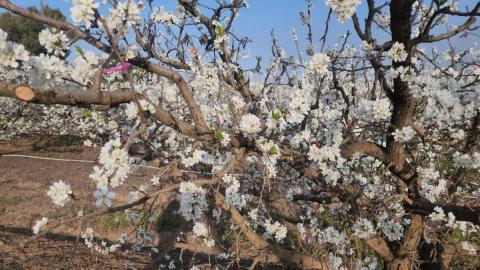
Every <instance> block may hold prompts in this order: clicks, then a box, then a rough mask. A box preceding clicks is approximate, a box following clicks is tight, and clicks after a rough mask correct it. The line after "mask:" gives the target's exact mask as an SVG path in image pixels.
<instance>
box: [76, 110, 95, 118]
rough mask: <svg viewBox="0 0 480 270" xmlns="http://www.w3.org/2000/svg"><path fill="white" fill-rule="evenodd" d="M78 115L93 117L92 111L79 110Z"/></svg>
mask: <svg viewBox="0 0 480 270" xmlns="http://www.w3.org/2000/svg"><path fill="white" fill-rule="evenodd" d="M78 116H80V117H83V118H92V112H90V111H83V112H79V113H78Z"/></svg>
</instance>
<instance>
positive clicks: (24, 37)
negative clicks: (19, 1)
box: [0, 5, 65, 55]
mask: <svg viewBox="0 0 480 270" xmlns="http://www.w3.org/2000/svg"><path fill="white" fill-rule="evenodd" d="M27 9H28V10H29V11H31V12H35V13H41V14H44V15H46V16H48V17H50V18H53V19H55V20H61V21H64V20H65V16H63V14H62V12H60V10H59V9H52V8H50V7H49V6H48V5H46V6H42V8H41V9H40V12H39V11H38V9H37V8H36V7H28V8H27ZM0 28H1V29H3V30H4V31H5V32H7V33H8V40H9V41H12V42H15V43H19V44H22V45H23V46H25V49H27V50H28V51H30V52H31V53H32V54H34V55H39V54H41V53H47V50H46V49H45V47H43V46H42V45H41V44H40V42H39V41H38V34H39V33H40V31H42V30H43V29H45V25H44V24H42V23H39V22H36V21H34V20H32V19H29V18H26V17H23V16H19V15H14V14H12V13H9V12H4V13H2V14H0Z"/></svg>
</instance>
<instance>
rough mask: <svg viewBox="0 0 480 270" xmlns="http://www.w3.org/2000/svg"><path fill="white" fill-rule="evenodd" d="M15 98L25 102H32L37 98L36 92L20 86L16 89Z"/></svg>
mask: <svg viewBox="0 0 480 270" xmlns="http://www.w3.org/2000/svg"><path fill="white" fill-rule="evenodd" d="M15 96H16V97H17V98H18V99H20V100H23V101H30V100H32V99H33V98H34V97H35V92H34V91H33V89H32V88H30V87H28V86H19V87H17V88H15Z"/></svg>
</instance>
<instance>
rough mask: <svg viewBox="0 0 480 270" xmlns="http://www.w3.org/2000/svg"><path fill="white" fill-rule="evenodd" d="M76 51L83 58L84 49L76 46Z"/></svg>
mask: <svg viewBox="0 0 480 270" xmlns="http://www.w3.org/2000/svg"><path fill="white" fill-rule="evenodd" d="M75 50H76V51H77V53H78V54H80V55H81V56H83V50H82V48H80V46H78V45H76V46H75Z"/></svg>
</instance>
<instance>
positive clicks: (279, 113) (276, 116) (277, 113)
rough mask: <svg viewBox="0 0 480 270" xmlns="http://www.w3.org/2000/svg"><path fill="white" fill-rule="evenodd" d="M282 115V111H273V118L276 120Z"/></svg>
mask: <svg viewBox="0 0 480 270" xmlns="http://www.w3.org/2000/svg"><path fill="white" fill-rule="evenodd" d="M281 117H282V112H280V111H277V112H276V111H272V118H273V119H275V120H278V119H280V118H281Z"/></svg>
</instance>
